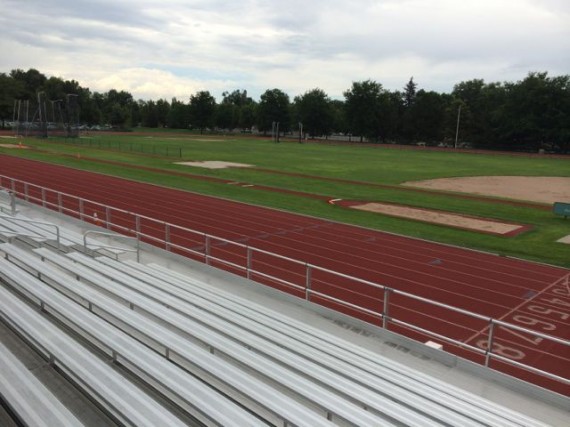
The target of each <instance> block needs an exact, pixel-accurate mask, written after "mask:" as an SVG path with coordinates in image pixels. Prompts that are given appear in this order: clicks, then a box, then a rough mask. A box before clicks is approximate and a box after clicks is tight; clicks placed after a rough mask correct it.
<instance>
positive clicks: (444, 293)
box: [0, 156, 570, 395]
mask: <svg viewBox="0 0 570 427" xmlns="http://www.w3.org/2000/svg"><path fill="white" fill-rule="evenodd" d="M0 174H1V175H5V176H9V177H12V178H15V179H19V180H22V181H26V182H29V183H33V184H36V185H39V186H43V187H46V188H49V189H52V190H55V191H60V192H64V193H67V194H70V195H73V196H77V197H81V198H85V199H88V200H91V201H94V202H98V203H101V204H104V205H109V206H112V207H115V208H118V209H124V210H127V211H130V212H134V213H137V214H139V215H144V216H148V217H150V218H156V219H158V220H162V221H165V222H168V223H171V224H175V225H179V226H181V227H187V228H190V229H194V230H197V231H200V232H203V233H208V234H212V235H215V236H218V237H221V238H225V239H229V240H233V241H236V242H242V243H245V244H247V245H249V246H252V247H255V248H259V249H263V250H267V251H270V252H273V253H277V254H281V255H284V256H287V257H290V258H293V259H297V260H301V261H304V262H308V263H311V264H313V265H317V266H320V267H324V268H327V269H330V270H334V271H338V272H340V273H344V274H347V275H351V276H355V277H358V278H362V279H365V280H369V281H372V282H375V283H379V284H382V285H386V286H389V287H391V288H394V289H398V290H402V291H406V292H409V293H412V294H415V295H419V296H422V297H426V298H429V299H432V300H436V301H439V302H442V303H444V304H449V305H452V306H455V307H459V308H463V309H466V310H469V311H473V312H476V313H479V314H482V315H484V316H489V317H494V318H496V319H501V320H504V321H506V322H509V323H512V324H515V325H518V326H522V327H525V328H529V329H533V330H536V331H539V332H543V333H546V334H550V335H553V336H557V337H560V338H563V339H570V326H569V323H570V289H568V284H567V281H566V282H564V280H563V278H564V277H565V276H567V275H568V274H569V273H570V271H569V270H566V269H563V268H558V267H552V266H546V265H541V264H536V263H531V262H527V261H522V260H516V259H510V258H505V257H498V256H495V255H491V254H486V253H481V252H476V251H470V250H465V249H461V248H455V247H450V246H446V245H441V244H436V243H432V242H426V241H422V240H417V239H411V238H406V237H402V236H397V235H393V234H388V233H383V232H379V231H374V230H370V229H364V228H360V227H355V226H350V225H346V224H340V223H335V222H330V221H325V220H321V219H317V218H311V217H306V216H301V215H295V214H291V213H286V212H282V211H277V210H272V209H267V208H260V207H256V206H252V205H247V204H243V203H237V202H230V201H227V200H222V199H218V198H213V197H207V196H202V195H198V194H194V193H189V192H184V191H180V190H174V189H169V188H164V187H158V186H153V185H149V184H143V183H139V182H134V181H128V180H123V179H118V178H115V177H111V176H106V175H100V174H95V173H91V172H85V171H79V170H75V169H70V168H65V167H60V166H55V165H50V164H46V163H40V162H34V161H30V160H25V159H19V158H14V157H9V156H0ZM181 179H183V178H181ZM3 184H4V183H3ZM19 191H23V189H19ZM34 191H35V192H36V194H35V196H40V192H39V191H38V190H34V189H33V188H30V189H29V192H30V194H31V193H33V192H34ZM31 195H33V194H31ZM50 197H51V200H50V201H51V202H53V203H56V202H57V197H56V196H55V195H53V194H51V193H48V194H47V198H48V199H50ZM62 202H63V204H64V205H66V206H67V207H70V208H73V203H74V202H73V201H72V200H71V198H66V197H63V198H62ZM75 209H76V210H77V206H75ZM84 209H85V212H90V211H91V210H92V211H93V212H97V213H98V216H99V218H104V215H105V212H104V211H102V210H101V209H100V207H99V206H96V205H89V204H86V205H85V206H84ZM112 222H113V223H114V224H117V225H121V226H124V227H129V228H131V229H134V228H135V225H134V223H133V218H132V217H131V216H129V215H125V214H119V213H113V217H112ZM141 227H142V228H143V232H144V233H146V234H149V235H153V236H156V237H159V236H162V235H163V234H164V230H163V229H162V230H161V229H158V228H157V227H156V224H154V223H151V222H149V223H145V222H144V221H143V223H142V224H141ZM171 241H172V243H176V244H180V245H182V246H186V247H196V248H199V247H200V246H203V245H204V242H203V240H202V239H200V238H198V237H197V236H195V235H192V234H190V233H173V234H172V235H171ZM211 251H212V252H211V254H212V255H214V256H217V257H219V258H223V259H226V260H229V261H232V262H235V263H236V264H241V265H244V261H245V252H244V251H240V250H239V248H237V247H232V246H231V245H226V244H222V243H220V242H218V243H216V242H214V243H213V244H212V247H211ZM217 266H219V267H224V266H223V265H222V264H218V265H217ZM252 267H253V269H255V270H257V271H260V272H264V273H267V274H270V275H272V276H277V277H280V278H282V279H284V280H287V281H289V282H291V283H295V284H298V285H299V286H303V285H304V281H305V269H304V267H303V266H302V265H297V264H293V263H291V262H287V261H286V260H279V259H276V258H272V257H269V256H261V255H256V256H255V258H254V261H253V266H252ZM225 268H226V269H228V268H227V266H226V267H225ZM230 270H231V269H230ZM234 272H237V271H234ZM253 278H254V279H256V280H258V281H260V282H263V283H266V284H268V285H271V286H274V287H276V288H279V289H282V290H285V291H288V292H292V293H294V294H296V295H298V296H303V295H302V293H300V292H296V291H294V290H293V291H292V290H291V288H287V287H284V286H283V285H282V284H279V283H276V282H271V281H269V280H267V279H264V278H262V276H260V275H257V276H253ZM312 287H313V290H314V291H319V292H322V293H325V294H328V295H332V296H334V297H335V298H340V299H343V300H345V301H348V302H350V303H352V304H356V305H359V306H362V307H365V308H368V309H371V310H375V311H376V312H379V311H381V309H382V306H383V298H384V296H383V293H382V292H381V291H380V290H375V289H371V288H370V287H367V286H364V285H362V284H360V283H357V282H355V281H351V280H348V279H340V278H339V277H338V276H332V275H330V274H327V273H324V272H319V271H314V272H313V276H312ZM313 301H314V302H317V303H320V304H323V305H327V306H329V307H331V308H334V309H337V310H339V311H342V312H344V313H347V314H350V315H353V316H356V317H359V318H362V319H363V320H367V321H369V322H373V323H376V324H378V318H377V317H374V316H371V315H367V314H365V313H363V312H361V311H357V310H354V309H350V308H347V307H346V306H342V305H338V304H336V305H335V304H333V303H331V302H330V301H327V300H323V299H318V298H314V299H313ZM390 315H391V316H392V317H394V318H397V319H401V320H403V321H406V322H408V323H412V324H414V325H417V326H419V327H422V328H425V329H427V330H430V331H433V332H436V333H439V334H442V335H445V336H447V337H451V338H453V339H457V340H460V341H462V342H465V343H468V344H471V345H474V346H477V347H479V348H485V346H486V343H487V330H486V326H487V324H486V322H484V321H479V320H476V319H473V318H470V317H467V316H465V315H462V314H458V313H455V312H451V311H449V310H446V309H440V308H437V307H435V306H433V305H427V304H424V303H421V302H419V301H417V300H411V299H409V298H406V297H403V296H400V295H392V297H391V300H390ZM390 329H391V330H394V331H396V332H400V333H403V334H405V335H408V336H411V337H412V338H415V339H418V340H423V341H426V340H427V339H430V338H429V337H428V336H425V335H422V334H420V333H417V332H414V331H411V330H409V329H406V328H403V327H399V326H396V325H393V324H392V325H391V326H390ZM495 338H496V339H495V340H494V343H495V344H494V349H493V350H494V352H496V353H498V354H500V355H503V356H505V357H509V358H511V359H513V360H516V361H518V362H521V363H524V364H527V365H529V366H534V367H537V368H539V369H543V370H545V371H548V372H552V373H554V374H556V375H559V376H562V377H565V378H570V349H569V348H568V347H567V346H562V345H560V344H555V343H552V342H550V341H547V340H543V339H541V338H536V337H534V336H531V335H527V334H524V333H519V332H514V331H511V330H508V329H503V328H500V327H499V328H496V330H495ZM444 348H445V349H446V350H448V351H451V352H453V353H456V354H459V355H461V356H463V357H467V358H469V359H472V360H475V361H477V362H482V357H481V356H480V355H477V354H475V353H473V352H468V351H467V350H464V349H461V348H459V347H454V346H452V345H448V344H446V345H444ZM491 366H492V367H494V368H497V369H501V370H503V371H506V372H508V373H512V374H514V375H516V376H518V377H521V378H523V379H526V380H529V381H531V382H534V383H536V384H539V385H542V386H545V387H548V388H551V389H554V390H556V391H558V392H560V393H563V394H565V395H570V387H568V386H566V385H563V384H560V383H558V382H554V381H552V380H549V379H545V378H543V377H539V376H537V375H535V374H531V373H529V372H527V371H521V370H519V369H516V368H512V367H510V366H505V365H504V364H502V363H500V362H498V361H496V360H494V361H492V362H491Z"/></svg>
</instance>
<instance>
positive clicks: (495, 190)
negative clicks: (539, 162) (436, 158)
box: [402, 176, 570, 204]
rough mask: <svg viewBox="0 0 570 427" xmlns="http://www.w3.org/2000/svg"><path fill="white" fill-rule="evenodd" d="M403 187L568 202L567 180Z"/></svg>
mask: <svg viewBox="0 0 570 427" xmlns="http://www.w3.org/2000/svg"><path fill="white" fill-rule="evenodd" d="M402 185H404V186H408V187H417V188H426V189H431V190H445V191H456V192H460V193H469V194H477V195H482V196H494V197H504V198H508V199H515V200H526V201H531V202H538V203H547V204H551V203H554V202H570V177H550V176H473V177H461V178H443V179H431V180H426V181H411V182H405V183H403V184H402Z"/></svg>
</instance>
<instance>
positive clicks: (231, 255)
mask: <svg viewBox="0 0 570 427" xmlns="http://www.w3.org/2000/svg"><path fill="white" fill-rule="evenodd" d="M1 187H4V188H7V189H9V190H10V191H12V192H13V194H15V195H17V196H18V197H19V198H21V199H24V200H26V201H29V202H33V203H35V204H39V205H41V206H44V207H46V208H50V209H52V210H56V211H58V212H61V213H66V214H68V215H70V216H73V217H76V218H79V219H82V220H84V221H89V222H92V223H96V224H98V225H103V226H105V227H106V228H107V229H110V230H113V231H118V232H120V233H123V234H125V235H127V236H130V238H134V239H136V240H137V249H136V251H137V257H138V250H139V247H138V244H139V243H138V242H141V241H142V242H145V243H149V244H153V245H155V246H158V247H161V248H164V249H165V250H167V251H172V252H176V253H180V254H184V255H186V256H188V257H193V258H198V259H201V260H202V261H203V262H205V263H206V264H208V265H213V264H214V265H216V266H225V267H227V268H228V269H230V270H232V271H236V272H241V274H243V275H244V276H245V277H247V278H248V279H252V280H257V281H261V282H263V280H264V279H265V280H269V281H270V282H271V283H275V284H278V285H279V286H281V288H285V289H288V290H289V291H292V292H293V293H294V294H295V293H296V294H297V295H299V296H301V297H302V298H304V299H306V300H307V301H314V300H315V299H317V300H319V301H327V302H328V303H329V304H332V305H335V306H340V307H344V308H345V309H347V310H350V311H351V312H352V313H360V314H361V315H363V316H367V317H368V319H376V320H377V321H378V322H379V324H381V325H382V327H383V328H385V329H390V328H391V327H392V328H393V326H398V327H400V328H404V329H407V330H411V331H413V332H415V333H417V334H421V335H423V336H428V337H433V338H436V339H439V340H441V341H444V342H447V343H449V344H452V345H454V346H456V347H458V348H461V349H465V350H468V351H470V352H473V353H475V354H477V355H479V356H480V357H481V358H482V362H481V363H483V364H484V365H485V366H489V365H490V362H491V361H492V360H497V361H501V362H504V363H507V364H510V365H512V366H514V367H517V368H520V369H523V370H526V371H529V372H532V373H534V374H537V375H539V376H543V377H546V378H550V379H551V380H555V381H557V382H560V383H562V384H566V385H570V379H568V378H565V377H562V376H560V375H556V374H553V373H551V372H548V371H545V370H542V369H539V368H536V367H533V366H530V365H527V364H524V363H521V362H519V361H517V360H516V358H515V357H508V355H507V356H506V355H504V354H500V352H499V351H498V350H495V347H496V345H498V344H497V329H498V328H502V329H503V330H509V331H512V332H514V333H517V334H519V335H520V334H525V335H528V336H531V337H533V338H532V340H534V342H537V341H542V340H547V341H550V342H551V343H555V344H560V345H563V346H566V347H570V340H565V339H561V338H558V337H555V336H552V335H549V334H545V333H542V332H538V331H535V330H532V329H528V328H524V327H521V326H518V325H515V324H512V323H508V322H505V321H502V320H498V319H494V318H492V317H488V316H483V315H481V314H478V313H474V312H472V311H469V310H465V309H462V308H459V307H454V306H451V305H448V304H444V303H441V302H438V301H435V300H431V299H429V298H425V297H421V296H418V295H414V294H411V293H409V292H404V291H401V290H398V289H394V288H392V287H388V286H384V285H381V284H378V283H374V282H371V281H368V280H364V279H361V278H358V277H354V276H351V275H347V274H343V273H340V272H337V271H333V270H330V269H327V268H323V267H319V266H317V265H313V264H310V263H307V262H303V261H300V260H296V259H293V258H289V257H286V256H283V255H279V254H276V253H273V252H269V251H266V250H263V249H259V248H255V247H252V246H249V245H246V244H243V243H239V242H236V241H234V240H231V239H226V238H222V237H217V236H214V235H209V234H206V233H203V232H200V231H196V230H192V229H189V228H185V227H181V226H178V225H174V224H170V223H167V222H164V221H160V220H156V219H154V218H151V217H147V216H144V215H139V214H136V213H134V212H130V211H127V210H124V209H118V208H114V207H110V206H107V205H103V204H100V203H98V202H95V201H91V200H88V199H83V198H79V197H76V196H73V195H70V194H66V193H63V192H58V191H54V190H50V189H47V188H45V187H40V186H37V185H35V184H31V183H27V182H24V181H20V180H16V179H13V178H10V177H6V176H3V175H0V188H1ZM70 206H72V207H70ZM88 210H91V211H93V212H94V214H96V213H97V212H99V213H101V216H99V215H94V214H91V215H90V214H89V212H88ZM113 219H115V221H113ZM88 233H89V232H88ZM86 235H87V233H86ZM86 239H87V236H85V242H84V244H85V246H86V247H87V240H86ZM175 240H178V241H179V243H176V242H175ZM184 241H186V242H189V243H187V244H182V243H181V242H184ZM190 243H192V245H190ZM99 246H100V245H99ZM224 247H225V248H231V250H227V249H225V250H224V249H222V248H224ZM214 250H216V251H218V252H220V253H221V254H223V253H225V254H226V257H225V258H224V257H223V256H221V255H215V254H214V253H213V252H214ZM261 255H263V256H264V257H265V258H267V257H269V258H270V259H271V260H273V262H274V263H275V262H285V263H287V264H288V266H289V269H291V268H296V269H297V272H296V273H295V274H294V275H295V276H296V277H297V279H298V280H297V282H298V283H296V282H295V281H293V280H291V279H289V280H287V279H285V278H283V277H279V276H277V275H275V274H271V273H270V272H268V271H262V270H261V269H260V268H259V267H258V268H257V269H256V268H254V265H255V264H256V263H257V264H259V266H263V265H268V263H270V261H262V262H258V261H257V257H259V256H261ZM269 271H271V269H270V270H269ZM317 273H324V274H325V275H327V276H329V277H330V278H331V279H332V280H331V279H328V280H322V279H316V278H315V276H316V274H317ZM333 278H334V279H333ZM569 278H570V274H569V275H567V276H565V277H564V278H562V279H561V281H564V282H565V283H566V284H568V281H569V280H570V279H569ZM335 280H348V281H350V282H352V283H355V284H359V285H362V286H364V287H366V289H368V290H369V292H368V293H367V295H370V291H371V292H372V293H375V294H379V297H375V298H371V299H372V300H373V301H375V302H377V306H374V307H372V308H370V307H365V306H363V305H359V304H355V303H353V302H349V301H347V300H346V299H343V298H338V297H336V296H334V295H333V294H332V293H331V292H328V293H327V292H324V291H323V290H317V289H315V285H317V284H322V283H324V282H329V283H327V284H326V285H327V286H328V287H329V288H332V289H339V288H338V287H335V285H334V283H330V282H334V281H335ZM569 295H570V291H569ZM396 297H399V298H400V299H402V298H403V299H407V300H408V301H413V302H415V303H420V304H424V305H425V306H429V307H432V308H438V309H442V310H446V311H448V312H451V313H455V314H457V315H461V316H465V318H468V319H470V320H475V321H477V322H480V323H481V328H480V331H479V332H478V333H477V334H478V335H481V336H482V337H485V335H486V338H484V341H481V340H479V343H480V344H481V345H480V346H477V345H472V344H469V343H468V342H467V341H469V340H461V339H457V338H453V337H451V336H447V335H444V334H442V333H438V332H436V331H434V330H430V329H428V328H426V327H425V326H420V325H418V324H415V323H413V322H412V321H410V320H405V319H403V318H401V316H400V317H397V316H394V315H392V312H393V310H394V309H395V308H401V307H402V305H401V304H395V303H394V302H393V300H394V299H395V298H396ZM411 320H413V317H412V319H411ZM477 334H476V335H477ZM528 340H529V341H531V340H530V339H528Z"/></svg>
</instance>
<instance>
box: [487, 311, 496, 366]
mask: <svg viewBox="0 0 570 427" xmlns="http://www.w3.org/2000/svg"><path fill="white" fill-rule="evenodd" d="M494 339H495V322H494V320H493V319H489V338H488V340H487V351H486V353H485V366H489V361H490V360H491V356H492V354H493V340H494Z"/></svg>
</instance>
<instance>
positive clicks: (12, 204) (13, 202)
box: [10, 191, 16, 216]
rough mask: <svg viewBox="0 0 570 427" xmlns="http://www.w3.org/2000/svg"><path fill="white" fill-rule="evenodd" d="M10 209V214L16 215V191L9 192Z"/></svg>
mask: <svg viewBox="0 0 570 427" xmlns="http://www.w3.org/2000/svg"><path fill="white" fill-rule="evenodd" d="M10 210H11V211H12V216H16V193H14V192H13V191H11V192H10Z"/></svg>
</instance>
